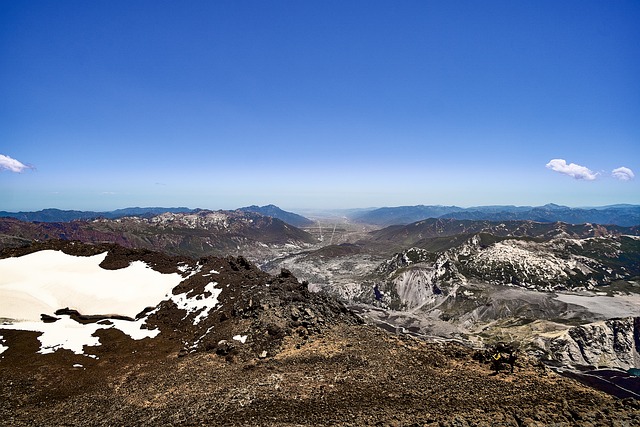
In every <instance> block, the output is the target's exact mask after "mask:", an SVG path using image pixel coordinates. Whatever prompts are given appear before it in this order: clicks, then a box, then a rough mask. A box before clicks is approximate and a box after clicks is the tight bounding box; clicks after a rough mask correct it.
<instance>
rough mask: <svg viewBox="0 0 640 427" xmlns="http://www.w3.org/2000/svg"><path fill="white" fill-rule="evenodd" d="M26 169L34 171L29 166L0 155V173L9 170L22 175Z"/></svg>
mask: <svg viewBox="0 0 640 427" xmlns="http://www.w3.org/2000/svg"><path fill="white" fill-rule="evenodd" d="M25 169H33V167H31V166H27V165H25V164H24V163H22V162H20V161H18V160H16V159H13V158H11V157H9V156H5V155H4V154H0V171H3V170H8V171H10V172H16V173H20V172H22V171H24V170H25Z"/></svg>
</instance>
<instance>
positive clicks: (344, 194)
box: [0, 0, 640, 211]
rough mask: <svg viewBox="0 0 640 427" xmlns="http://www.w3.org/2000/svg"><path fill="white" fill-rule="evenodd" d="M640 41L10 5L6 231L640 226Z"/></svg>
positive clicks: (549, 16) (617, 15)
mask: <svg viewBox="0 0 640 427" xmlns="http://www.w3.org/2000/svg"><path fill="white" fill-rule="evenodd" d="M639 23H640V2H638V1H637V0H634V1H600V0H598V1H585V0H580V1H560V2H558V1H511V0H509V1H427V0H421V1H391V0H390V1H298V0H295V1H278V0H275V1H241V0H240V1H235V0H234V1H231V0H230V1H202V2H200V1H184V2H183V1H171V2H169V1H157V0H154V1H130V0H127V1H101V0H98V1H84V0H83V1H64V0H61V1H4V2H0V156H2V157H0V210H12V211H16V210H37V209H42V208H47V207H56V208H61V209H83V210H111V209H116V208H122V207H126V206H189V207H204V208H214V209H218V208H225V209H229V208H236V207H239V206H244V205H249V204H266V203H275V204H278V205H280V206H282V207H285V208H292V209H293V208H318V207H324V208H336V207H365V206H385V205H386V206H394V205H413V204H456V205H460V206H472V205H484V204H516V205H540V204H544V203H549V202H553V203H559V204H565V205H569V206H585V205H604V204H611V203H636V204H637V203H640V186H639V184H638V182H639V181H640V177H635V178H631V174H638V173H640V24H639ZM554 159H555V160H557V161H555V162H552V160H554ZM561 160H564V161H565V162H566V163H563V162H562V161H561ZM571 164H573V165H571ZM25 166H27V167H26V168H25ZM581 167H582V168H581ZM621 167H624V168H626V169H622V172H621V173H618V174H616V176H617V177H618V178H627V179H626V180H625V179H618V178H616V177H614V176H613V175H612V171H613V170H616V169H618V172H620V169H619V168H621ZM629 172H630V173H631V174H630V173H629ZM578 178H582V179H578ZM629 178H631V179H629Z"/></svg>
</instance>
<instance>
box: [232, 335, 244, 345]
mask: <svg viewBox="0 0 640 427" xmlns="http://www.w3.org/2000/svg"><path fill="white" fill-rule="evenodd" d="M233 339H234V340H236V341H240V342H241V343H242V344H244V343H245V341H246V340H247V336H246V335H234V336H233Z"/></svg>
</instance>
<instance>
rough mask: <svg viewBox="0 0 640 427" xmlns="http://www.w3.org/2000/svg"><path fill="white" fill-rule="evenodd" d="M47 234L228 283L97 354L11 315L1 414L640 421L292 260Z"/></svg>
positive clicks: (190, 421) (194, 286)
mask: <svg viewBox="0 0 640 427" xmlns="http://www.w3.org/2000/svg"><path fill="white" fill-rule="evenodd" d="M46 247H47V248H48V249H57V250H64V251H66V252H70V253H73V254H75V255H85V256H87V255H93V254H95V253H99V252H100V251H104V250H108V251H109V255H108V256H107V257H106V259H105V261H104V263H103V264H104V265H103V267H104V268H109V269H116V268H123V267H125V266H126V265H128V263H129V262H131V261H134V260H144V261H145V262H146V263H147V264H148V265H150V266H153V268H154V269H157V270H159V271H163V272H181V273H182V274H183V275H184V280H183V281H182V282H181V284H180V285H179V286H178V287H176V289H174V290H173V295H174V296H176V297H177V296H180V295H185V297H184V298H191V299H193V300H194V301H195V300H198V301H203V300H205V299H206V298H209V297H210V295H209V294H210V293H211V292H210V291H207V289H209V288H207V286H208V284H209V283H210V280H211V277H212V275H213V276H214V277H215V280H216V286H217V287H218V288H219V289H220V290H221V291H220V294H219V295H218V296H217V302H216V305H215V307H209V308H208V309H207V310H208V311H206V312H207V313H208V315H207V316H206V318H203V317H201V316H200V314H202V312H203V311H202V310H200V311H189V310H188V309H181V308H179V306H178V304H177V303H176V301H178V299H177V298H173V299H167V300H165V301H163V302H161V303H160V304H159V305H158V306H157V307H155V308H154V309H153V310H151V311H147V312H146V313H144V316H147V325H148V327H149V328H158V329H159V330H160V331H161V333H160V334H159V335H158V336H157V337H155V338H145V339H142V340H137V341H136V340H133V339H131V338H130V337H129V336H127V335H126V334H124V333H122V332H121V331H119V330H117V329H100V330H98V331H97V332H96V334H97V335H98V336H99V337H100V342H101V343H102V344H101V345H100V346H96V347H91V348H88V347H85V349H86V350H87V353H91V354H92V355H94V356H96V358H93V357H88V356H87V355H84V354H74V353H73V352H71V351H68V350H57V351H55V352H53V353H51V354H39V353H37V352H38V350H39V346H40V343H39V342H38V340H37V336H38V333H37V332H28V331H18V330H7V329H2V326H1V325H0V335H2V337H3V342H4V344H5V345H6V346H7V348H8V349H7V350H6V351H5V352H4V353H2V355H1V357H2V358H0V424H2V425H7V426H9V425H10V426H61V425H94V426H114V425H118V426H133V425H184V426H188V425H237V426H245V425H246V426H253V425H259V426H262V425H264V426H272V425H274V426H297V425H313V426H320V425H352V426H360V425H396V426H405V425H407V426H409V425H416V426H422V425H433V426H501V425H505V426H506V425H512V426H548V425H556V426H573V425H577V426H601V425H602V426H634V425H640V402H638V401H637V400H634V399H615V398H613V397H611V396H609V395H607V394H604V393H602V392H599V391H596V390H594V389H591V388H588V387H585V386H583V385H581V384H580V383H577V382H575V381H573V380H571V379H567V378H565V377H562V376H559V375H557V374H555V373H554V372H551V371H549V370H548V369H546V368H545V367H544V366H543V365H541V364H539V363H538V361H536V360H534V359H529V358H527V357H525V356H521V357H520V358H519V359H518V361H517V362H516V366H515V370H514V373H513V374H511V373H509V372H508V371H509V370H508V369H504V370H502V371H501V372H500V373H499V374H497V375H496V374H494V373H493V371H492V369H491V367H490V365H489V364H488V363H487V362H483V361H482V357H481V356H483V355H482V354H481V352H478V351H476V350H473V349H470V348H466V347H463V346H459V345H457V344H454V343H445V344H437V343H429V342H425V341H422V340H417V339H415V338H411V337H409V336H404V335H394V334H390V333H387V332H385V331H382V330H380V329H378V328H376V327H373V326H370V325H366V324H363V323H362V322H361V321H360V320H359V319H358V318H357V317H356V316H355V315H354V314H353V313H351V312H350V311H349V310H347V309H346V308H345V307H344V306H343V305H342V304H340V303H339V302H337V301H335V300H333V299H332V298H330V297H328V296H325V295H321V294H314V293H311V292H309V291H308V290H307V289H306V286H305V285H304V284H301V283H299V282H298V281H297V280H296V279H295V277H293V276H292V275H291V274H290V273H288V272H287V271H283V272H282V273H281V274H280V275H278V276H270V275H267V274H265V273H263V272H261V271H259V270H257V269H256V268H255V267H254V266H253V265H251V264H250V263H248V262H246V261H245V260H244V259H242V258H227V259H221V258H206V259H200V260H198V261H195V260H188V259H185V258H180V259H177V258H172V257H167V256H164V255H160V254H156V253H152V252H149V251H136V250H128V249H126V250H125V249H122V248H118V247H114V246H109V247H102V246H78V245H72V244H66V243H56V244H54V245H53V246H52V244H51V243H49V244H47V246H46ZM39 249H43V247H35V248H32V249H29V250H39ZM27 251H28V250H27ZM22 253H24V250H23V251H22ZM3 255H4V256H16V255H21V252H20V251H15V252H13V253H5V254H3ZM178 266H180V268H178ZM212 271H215V272H216V273H212ZM203 310H204V309H203ZM64 313H67V314H60V313H59V314H58V316H59V317H62V316H65V315H69V313H71V314H70V315H71V316H72V317H73V318H74V319H76V320H77V321H78V322H95V321H98V322H109V320H108V319H105V318H100V319H98V318H94V317H91V316H83V314H81V313H77V314H75V313H72V312H71V311H67V312H64ZM141 315H143V313H141ZM53 317H55V316H53ZM49 321H51V319H49ZM232 337H233V338H232ZM89 350H90V351H89Z"/></svg>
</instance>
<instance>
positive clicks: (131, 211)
mask: <svg viewBox="0 0 640 427" xmlns="http://www.w3.org/2000/svg"><path fill="white" fill-rule="evenodd" d="M198 210H199V209H190V208H185V207H177V208H161V207H150V208H139V207H131V208H124V209H116V210H114V211H106V212H94V211H76V210H62V209H55V208H50V209H43V210H40V211H36V212H7V211H0V217H4V218H15V219H19V220H21V221H29V222H69V221H75V220H87V219H96V218H107V219H117V218H123V217H126V216H143V217H149V216H154V215H160V214H163V213H192V212H197V211H198Z"/></svg>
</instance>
